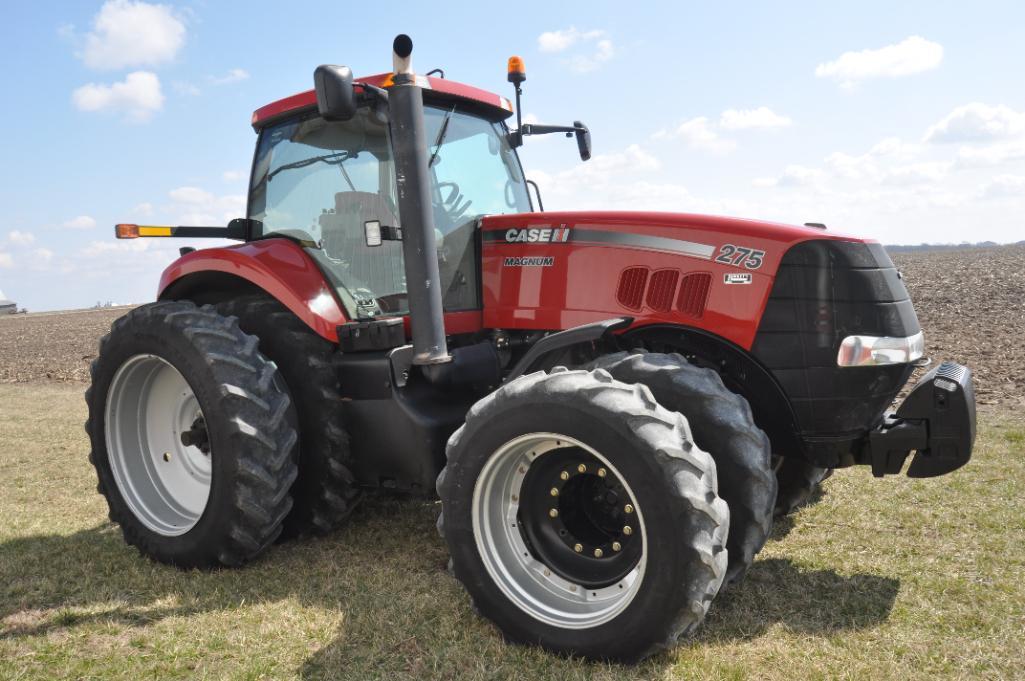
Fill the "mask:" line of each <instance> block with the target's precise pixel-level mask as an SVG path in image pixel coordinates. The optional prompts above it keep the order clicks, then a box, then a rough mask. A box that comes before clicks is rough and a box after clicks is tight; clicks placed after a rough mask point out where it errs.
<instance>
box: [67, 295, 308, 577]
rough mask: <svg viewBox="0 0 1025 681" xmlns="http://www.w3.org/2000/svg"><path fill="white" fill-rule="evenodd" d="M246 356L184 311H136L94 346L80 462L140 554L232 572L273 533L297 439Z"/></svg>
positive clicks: (164, 306) (248, 344) (206, 319)
mask: <svg viewBox="0 0 1025 681" xmlns="http://www.w3.org/2000/svg"><path fill="white" fill-rule="evenodd" d="M256 345H257V341H256V338H255V337H253V336H248V335H246V334H244V333H243V332H242V331H241V330H240V329H239V328H238V326H237V325H236V324H235V321H234V320H233V319H228V318H225V317H222V316H220V315H218V314H217V312H216V311H215V310H214V308H213V307H211V306H209V305H208V306H204V307H202V308H198V307H196V306H195V305H194V304H193V303H190V302H160V303H153V304H151V305H144V306H142V307H138V308H136V309H134V310H132V311H131V312H129V313H128V314H127V315H125V316H124V317H121V318H120V319H118V320H116V321H115V322H114V324H113V325H112V327H111V331H110V333H109V334H107V335H106V336H104V338H103V340H101V341H100V351H99V356H98V357H97V358H96V360H95V361H94V362H93V364H92V367H91V374H92V385H91V386H90V388H89V389H88V390H87V391H86V402H87V404H88V408H89V420H88V421H87V422H86V432H87V433H88V434H89V439H90V442H91V445H92V452H91V453H90V456H89V459H90V461H91V462H92V464H93V465H94V466H95V468H96V473H97V476H98V478H99V485H98V491H99V492H100V494H102V495H103V496H104V497H105V498H106V500H107V505H108V507H109V509H110V519H111V520H112V521H114V522H115V523H118V524H119V525H120V526H121V531H122V533H123V535H124V538H125V541H126V542H127V543H129V544H131V545H132V546H135V547H137V548H138V549H139V551H140V552H141V553H142V554H143V555H146V556H148V557H150V558H152V559H153V560H156V561H160V562H162V563H168V564H171V565H175V566H177V567H180V568H194V567H196V568H207V567H215V566H220V565H227V566H237V565H241V564H242V563H244V562H246V561H247V560H250V559H252V558H253V557H255V556H256V555H258V554H259V553H260V552H261V551H263V550H264V549H266V548H267V547H268V546H269V545H270V544H271V543H272V542H273V541H274V540H275V539H276V538H277V536H278V535H279V534H280V532H281V524H282V521H283V520H284V518H285V516H286V515H287V514H288V512H289V510H290V509H291V507H292V498H291V497H290V496H289V493H288V492H289V489H290V487H291V486H292V483H293V482H294V480H295V477H296V467H295V461H294V459H293V451H294V448H295V444H296V440H297V437H296V433H295V429H294V428H293V427H292V426H291V416H292V415H291V413H290V412H291V409H292V406H291V400H290V399H289V396H288V394H287V393H286V392H285V391H284V390H282V388H281V386H280V385H279V381H280V378H279V377H278V375H277V371H276V370H275V368H274V365H273V364H271V363H270V362H269V361H268V360H267V359H266V358H265V357H263V356H262V355H261V354H260V353H259V351H258V350H257V347H256ZM184 429H188V433H187V437H186V438H185V439H188V440H189V443H187V442H186V441H185V439H183V437H182V436H183V434H186V432H185V430H184ZM190 443H191V444H190ZM204 450H205V451H204Z"/></svg>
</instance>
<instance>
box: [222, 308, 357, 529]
mask: <svg viewBox="0 0 1025 681" xmlns="http://www.w3.org/2000/svg"><path fill="white" fill-rule="evenodd" d="M217 308H218V310H220V312H221V314H224V315H231V316H234V317H237V318H238V324H239V327H241V329H242V330H243V331H244V332H246V333H248V334H252V335H254V336H256V337H257V338H259V343H260V346H259V347H260V352H261V353H263V354H264V355H266V356H267V358H268V359H270V360H271V361H272V362H274V363H275V364H276V365H277V367H278V371H280V372H281V375H282V376H283V377H284V379H285V384H286V385H287V386H288V390H289V392H290V394H291V395H292V399H293V400H294V401H295V408H296V412H297V415H298V430H299V447H298V449H297V451H298V461H299V478H298V479H297V480H296V482H295V486H294V487H293V488H292V496H293V498H294V500H295V505H294V506H293V507H292V512H291V513H289V515H288V517H287V518H286V519H285V527H284V533H283V535H284V536H285V537H291V536H295V535H299V534H302V533H305V532H314V533H317V534H325V533H327V532H331V531H332V530H335V529H337V528H339V527H341V526H342V525H343V524H344V523H345V521H346V520H347V519H348V518H349V516H350V515H351V514H352V511H353V510H354V509H355V508H356V506H357V505H358V504H359V502H360V501H361V500H362V498H363V492H362V490H361V489H360V488H359V486H358V485H357V483H356V478H355V476H354V475H353V474H352V463H353V461H352V450H351V449H350V447H349V434H348V432H347V431H346V430H345V425H344V422H343V420H342V418H343V417H342V395H341V392H340V386H339V383H338V373H337V371H336V370H335V366H334V355H335V350H336V347H335V345H334V344H332V343H330V342H329V341H326V340H324V339H323V338H321V337H320V336H318V335H317V334H316V333H314V332H313V331H312V330H311V329H310V328H309V327H308V326H306V324H304V323H303V322H302V320H300V319H299V318H298V317H296V316H295V315H294V314H292V313H291V312H290V311H289V310H288V309H287V308H286V307H285V306H283V305H282V304H281V303H279V302H278V301H276V300H274V299H273V298H270V297H268V296H265V295H251V296H243V297H240V298H236V299H233V300H227V301H224V302H222V303H219V304H218V305H217Z"/></svg>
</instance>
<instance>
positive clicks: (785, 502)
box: [773, 456, 833, 518]
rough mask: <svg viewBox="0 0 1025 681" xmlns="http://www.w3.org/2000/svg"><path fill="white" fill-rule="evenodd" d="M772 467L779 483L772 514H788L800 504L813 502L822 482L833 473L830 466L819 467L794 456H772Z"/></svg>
mask: <svg viewBox="0 0 1025 681" xmlns="http://www.w3.org/2000/svg"><path fill="white" fill-rule="evenodd" d="M773 469H774V470H775V471H776V480H777V482H778V483H779V494H778V495H777V496H776V508H775V512H774V515H775V516H776V517H777V518H782V517H783V516H786V515H790V514H791V513H793V512H794V511H796V510H797V509H798V508H800V507H801V506H806V505H808V504H811V503H814V502H815V501H816V493H817V492H818V491H819V488H820V486H821V485H822V483H823V482H824V481H825V480H826V479H827V478H828V477H829V476H831V475H832V474H833V469H832V468H819V467H818V466H813V465H812V464H810V463H808V462H807V461H802V460H801V459H796V458H785V457H778V456H774V457H773Z"/></svg>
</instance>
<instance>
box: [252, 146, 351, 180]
mask: <svg viewBox="0 0 1025 681" xmlns="http://www.w3.org/2000/svg"><path fill="white" fill-rule="evenodd" d="M357 156H359V152H356V153H351V152H348V151H339V152H336V153H334V154H324V155H323V156H313V157H311V158H304V159H303V160H301V161H293V162H292V163H286V164H285V165H283V166H278V167H277V168H275V169H274V170H272V171H270V172H269V173H267V181H268V182H270V181H271V180H272V179H274V176H275V175H277V174H278V173H281V172H284V171H286V170H294V169H296V168H305V167H306V166H311V165H313V164H314V163H327V164H329V165H341V164H342V163H344V162H345V161H348V160H349V159H350V158H356V157H357Z"/></svg>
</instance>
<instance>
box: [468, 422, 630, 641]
mask: <svg viewBox="0 0 1025 681" xmlns="http://www.w3.org/2000/svg"><path fill="white" fill-rule="evenodd" d="M581 467H582V468H581ZM628 506H629V510H628V509H627V507H628ZM471 512H472V518H473V532H474V541H475V542H476V545H477V551H478V554H479V555H480V558H481V560H482V562H483V563H484V567H485V569H486V570H487V571H488V573H489V574H490V575H491V577H492V579H494V580H495V584H496V585H497V586H498V587H499V588H500V589H501V590H502V591H503V592H504V593H505V595H506V596H508V597H509V599H510V600H511V601H512V602H513V603H515V604H516V606H517V607H519V608H520V609H521V610H523V611H524V612H526V613H528V614H529V615H530V616H532V617H534V618H535V619H537V620H539V621H541V622H545V623H548V624H551V625H553V626H557V627H562V628H567V629H585V628H589V627H594V626H598V625H600V624H603V623H605V622H608V621H610V620H612V619H613V618H615V617H616V616H617V615H618V614H619V613H621V612H622V611H623V610H624V609H625V608H626V607H627V606H628V605H629V604H630V602H631V601H632V600H633V598H634V597H635V596H636V595H637V593H638V591H639V590H640V586H641V583H642V581H643V578H644V572H645V569H646V564H647V551H646V542H647V538H646V536H645V530H644V519H643V515H642V513H641V509H640V508H639V507H638V505H637V503H636V501H635V497H634V496H633V492H632V491H631V490H630V486H629V484H628V483H627V481H626V480H625V479H624V478H623V477H622V476H621V475H620V473H619V471H617V470H616V468H615V467H614V466H613V465H612V464H611V463H610V461H609V460H608V459H607V458H605V457H604V456H602V455H601V454H600V453H599V452H597V451H596V450H594V449H593V448H591V447H589V446H587V445H585V444H583V443H582V442H580V441H579V440H575V439H573V438H571V437H567V436H564V435H559V434H556V433H530V434H526V435H522V436H519V437H517V438H514V439H513V440H510V441H509V442H507V443H505V444H504V445H502V446H501V447H499V448H498V450H496V451H495V452H494V453H493V454H492V455H491V457H490V458H489V459H488V461H487V463H486V464H485V465H484V467H483V469H482V470H481V472H480V473H479V475H478V477H477V481H476V483H475V484H474V491H473V502H472V511H471ZM628 518H634V519H635V520H634V521H633V522H630V521H629V520H627V519H628ZM617 547H618V548H617ZM578 548H579V550H578Z"/></svg>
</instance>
